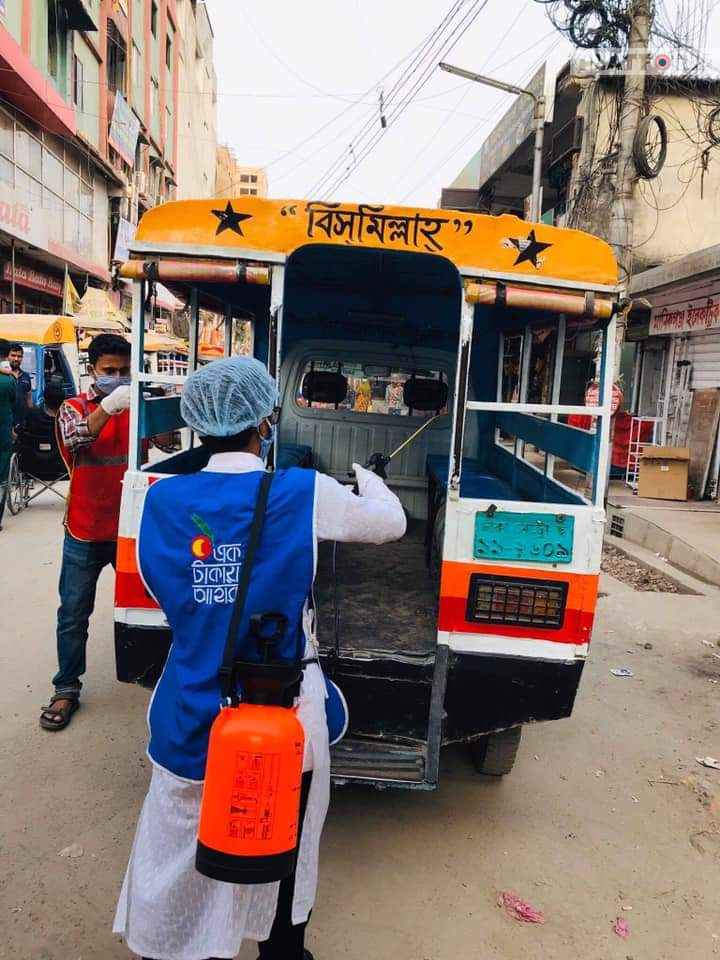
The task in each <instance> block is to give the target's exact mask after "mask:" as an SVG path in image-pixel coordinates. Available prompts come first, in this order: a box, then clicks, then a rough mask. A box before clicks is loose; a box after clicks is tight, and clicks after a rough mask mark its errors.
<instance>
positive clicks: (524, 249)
mask: <svg viewBox="0 0 720 960" xmlns="http://www.w3.org/2000/svg"><path fill="white" fill-rule="evenodd" d="M510 243H511V245H512V246H513V247H515V249H516V250H517V251H518V255H517V259H516V260H515V263H514V264H513V266H514V267H517V265H518V264H519V263H525V262H526V261H527V260H529V261H530V263H531V264H532V265H533V266H534V267H535V269H536V270H537V269H539V268H540V264H539V262H538V254H539V253H542V251H543V250H547V248H548V247H551V246H552V244H551V243H541V242H540V241H539V240H536V239H535V231H534V230H531V231H530V233H529V234H528V235H527V237H510Z"/></svg>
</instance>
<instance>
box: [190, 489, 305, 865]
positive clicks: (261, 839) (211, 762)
mask: <svg viewBox="0 0 720 960" xmlns="http://www.w3.org/2000/svg"><path fill="white" fill-rule="evenodd" d="M271 477H272V474H266V475H265V477H263V480H262V482H261V486H260V492H259V495H258V502H257V505H256V508H255V515H254V517H253V521H252V526H251V529H250V535H249V538H248V547H247V552H246V555H245V562H244V563H243V566H242V568H241V573H240V578H239V583H238V591H237V597H236V600H235V606H234V608H233V616H232V620H231V623H230V630H229V632H228V639H227V643H226V645H225V657H224V659H223V665H222V667H221V669H220V683H221V690H222V695H223V699H224V702H225V705H224V706H223V707H222V709H221V710H220V713H219V714H218V716H217V717H216V719H215V722H214V723H213V725H212V729H211V731H210V742H209V746H208V758H207V766H206V769H205V784H204V787H203V796H202V805H201V808H200V827H199V831H198V844H197V852H196V856H195V867H196V869H197V870H199V872H200V873H202V874H204V875H205V876H207V877H212V878H213V879H215V880H223V881H225V882H226V883H271V882H273V881H276V880H282V879H283V878H284V877H287V876H289V875H290V874H291V873H292V871H293V867H294V865H295V859H296V854H297V837H298V826H299V817H300V788H301V783H302V766H303V752H304V746H305V734H304V731H303V728H302V725H301V724H300V721H299V720H298V718H297V711H296V708H295V707H294V703H295V698H296V697H297V695H298V693H299V689H300V680H301V677H302V663H301V660H300V658H299V657H298V658H297V660H296V661H295V662H289V661H287V660H278V659H275V658H274V656H273V654H274V652H275V646H276V644H277V642H278V641H279V640H280V639H281V638H283V637H284V636H285V635H286V633H287V628H288V623H287V617H286V616H285V615H284V614H280V613H263V614H257V615H255V616H252V617H250V639H251V641H252V642H253V643H254V644H255V645H256V649H257V653H258V655H259V657H260V659H259V660H238V659H235V658H234V656H233V653H234V650H235V638H236V636H237V630H238V627H239V625H240V623H241V621H242V614H243V607H244V604H245V596H246V594H247V588H248V584H249V580H250V572H251V568H252V563H253V559H254V556H255V552H256V549H257V544H258V542H259V539H260V532H261V528H262V520H263V515H264V512H265V504H266V502H267V496H268V492H269V487H270V482H271ZM238 684H239V685H240V687H241V689H242V700H240V699H239V698H238V694H237V689H238Z"/></svg>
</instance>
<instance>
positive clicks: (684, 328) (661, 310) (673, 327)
mask: <svg viewBox="0 0 720 960" xmlns="http://www.w3.org/2000/svg"><path fill="white" fill-rule="evenodd" d="M718 329H720V290H718V292H717V293H716V294H714V295H713V296H711V297H705V298H704V299H701V300H686V301H684V302H683V301H681V302H679V303H674V304H672V306H669V307H668V306H664V307H654V308H653V311H652V314H651V317H650V331H649V332H650V336H651V337H652V336H656V337H657V336H668V335H672V334H677V333H695V332H702V331H705V330H718Z"/></svg>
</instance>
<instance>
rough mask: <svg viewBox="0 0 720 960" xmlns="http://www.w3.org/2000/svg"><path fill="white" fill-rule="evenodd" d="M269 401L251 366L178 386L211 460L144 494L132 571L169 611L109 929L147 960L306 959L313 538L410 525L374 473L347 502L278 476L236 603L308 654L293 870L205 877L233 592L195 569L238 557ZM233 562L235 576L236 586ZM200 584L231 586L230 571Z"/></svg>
mask: <svg viewBox="0 0 720 960" xmlns="http://www.w3.org/2000/svg"><path fill="white" fill-rule="evenodd" d="M277 402H278V394H277V388H276V386H275V383H274V381H273V380H272V378H271V377H270V375H269V374H268V372H267V370H266V368H265V367H264V366H263V365H262V364H261V363H260V362H258V361H257V360H253V359H250V358H246V357H244V358H232V359H227V360H218V361H215V362H213V363H211V364H208V365H207V366H205V367H203V368H202V369H200V370H197V371H196V372H195V373H193V374H192V376H190V377H189V378H188V380H187V383H186V385H185V387H184V389H183V393H182V397H181V412H182V415H183V418H184V419H185V421H186V423H187V424H188V426H189V427H191V428H192V429H193V430H194V431H195V432H196V433H197V434H198V435H199V436H200V438H201V440H202V443H203V444H204V445H205V446H206V447H207V448H208V450H209V451H210V454H211V456H210V459H209V462H208V465H207V467H205V469H204V470H202V471H200V472H199V473H195V474H190V475H186V476H177V477H169V478H166V479H163V480H161V481H159V482H156V483H154V484H152V485H151V487H150V488H149V490H148V493H147V496H146V499H145V505H144V508H143V516H142V520H141V525H140V535H139V538H138V565H139V569H140V573H141V576H142V577H143V580H144V581H145V584H146V587H147V589H148V590H149V592H150V593H151V594H152V595H153V596H154V597H155V598H156V599H157V601H158V602H159V604H160V606H161V607H162V608H163V610H164V612H165V615H166V617H167V619H168V622H169V624H170V627H171V629H172V631H173V644H172V647H171V650H170V653H169V656H168V661H167V664H166V666H165V670H164V671H163V675H162V677H161V679H160V681H159V682H158V685H157V687H156V689H155V691H154V693H153V698H152V701H151V704H150V708H149V711H148V726H149V729H150V742H149V745H148V755H149V757H150V759H151V761H152V765H153V769H152V779H151V783H150V787H149V790H148V794H147V796H146V798H145V803H144V805H143V808H142V811H141V814H140V819H139V822H138V826H137V832H136V836H135V842H134V844H133V848H132V852H131V854H130V862H129V864H128V868H127V872H126V875H125V881H124V884H123V888H122V892H121V895H120V901H119V904H118V908H117V914H116V917H115V924H114V931H115V932H116V933H119V934H122V935H123V936H124V937H125V939H126V942H127V944H128V946H129V948H130V949H131V950H132V951H134V952H135V953H137V954H139V955H140V956H142V957H144V958H148V960H208V958H210V960H216V958H217V960H229V958H232V957H235V956H236V954H237V953H238V951H239V949H240V945H241V943H242V941H243V940H244V939H250V940H255V941H258V949H259V957H260V960H307V958H310V960H312V958H311V955H310V953H309V951H308V950H307V949H306V948H305V927H306V925H307V922H308V918H309V916H310V912H311V910H312V908H313V904H314V900H315V892H316V887H317V874H318V857H319V845H320V836H321V833H322V828H323V824H324V821H325V815H326V812H327V807H328V800H329V792H330V756H329V745H328V744H329V741H328V721H327V719H326V696H327V689H328V688H327V686H326V682H325V679H324V677H323V674H322V671H321V669H320V666H319V663H318V660H317V650H316V646H315V637H314V624H313V611H312V608H311V605H310V602H309V598H310V595H311V589H312V582H313V579H314V574H315V564H316V557H317V541H318V540H336V541H341V542H358V543H377V544H380V543H386V542H389V541H392V540H397V539H399V538H400V537H402V536H403V534H404V533H405V527H406V520H405V513H404V511H403V509H402V506H401V504H400V501H399V500H398V498H397V497H396V496H395V495H394V494H393V493H392V492H391V491H390V490H389V489H388V488H387V487H386V486H385V484H384V483H383V481H382V479H381V478H380V477H379V476H377V475H376V474H374V473H372V472H370V471H368V470H366V469H364V468H363V467H361V466H359V465H358V464H354V465H353V468H354V471H355V476H356V479H357V493H355V492H353V490H352V489H351V488H350V487H349V486H344V485H342V484H340V483H338V482H337V481H336V480H334V479H333V478H331V477H329V476H326V475H324V474H321V473H317V472H316V471H314V470H307V469H301V468H292V469H290V470H277V471H276V472H275V474H274V477H273V483H272V487H271V491H270V495H269V499H268V502H267V506H266V509H265V514H264V524H263V530H262V538H261V542H260V545H259V547H258V552H257V555H256V559H255V562H254V564H253V567H252V574H251V585H252V586H251V593H250V594H249V595H248V603H249V604H251V603H252V599H251V598H252V596H255V597H259V596H262V595H263V593H265V595H266V596H271V597H272V603H273V609H277V608H278V606H279V607H280V611H281V612H282V613H284V614H285V615H286V616H287V618H288V624H289V626H288V637H287V643H288V644H289V645H290V646H292V644H296V645H297V644H300V647H301V648H302V647H304V664H305V666H304V674H303V681H302V685H301V689H300V696H299V707H298V717H299V719H300V722H301V723H302V725H303V728H304V730H305V755H304V762H303V788H302V806H301V826H300V829H301V833H300V840H299V846H298V857H297V862H296V864H295V870H294V873H293V874H292V876H290V877H289V878H288V879H286V880H283V881H282V882H280V883H269V884H256V885H236V884H232V883H226V882H223V881H219V880H213V879H210V878H208V877H206V876H204V875H202V874H201V873H199V872H198V871H197V870H196V869H195V852H196V843H197V830H198V819H199V810H200V801H201V793H202V782H203V779H204V770H205V762H206V758H207V744H208V736H209V731H210V726H211V725H212V722H213V720H214V719H215V717H216V716H217V713H218V712H219V710H220V699H221V697H220V682H219V679H218V675H217V672H218V668H219V666H220V663H221V661H222V658H223V647H224V644H225V638H226V635H227V631H228V625H229V622H230V617H231V613H232V607H233V600H234V594H233V590H232V588H229V589H224V588H217V587H215V588H213V589H206V588H204V587H203V586H202V585H201V586H198V570H199V569H200V567H202V570H203V571H204V566H203V565H204V564H213V562H214V561H215V559H216V558H219V559H218V562H220V561H222V562H223V563H224V564H225V568H226V567H227V558H228V556H233V557H235V558H237V557H242V555H243V548H244V545H245V544H246V543H247V535H248V532H249V527H250V523H251V519H252V514H253V512H254V508H255V502H256V498H257V493H258V488H259V486H260V480H261V478H262V476H263V475H264V473H265V469H266V468H265V458H266V457H267V454H268V452H269V450H270V447H271V446H272V443H273V440H274V438H275V430H276V422H277V419H278V413H279V411H278V408H277ZM241 563H242V561H241V560H239V561H238V563H237V565H236V567H235V580H234V581H232V576H230V581H231V582H234V583H237V576H238V575H239V569H240V566H241ZM203 575H204V573H203ZM211 582H213V583H215V584H217V583H220V582H224V583H226V584H227V582H228V580H227V574H226V573H224V574H223V579H222V580H220V579H219V578H217V577H213V578H211ZM252 590H254V591H255V593H254V594H253V593H252ZM256 602H257V601H256ZM249 612H250V613H252V612H253V611H252V609H251V610H250V611H249ZM242 642H243V641H242V639H240V640H239V643H240V644H241V643H242ZM288 649H290V647H288ZM239 652H241V651H239V650H238V653H239Z"/></svg>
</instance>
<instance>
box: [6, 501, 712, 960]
mask: <svg viewBox="0 0 720 960" xmlns="http://www.w3.org/2000/svg"><path fill="white" fill-rule="evenodd" d="M60 546H61V528H60V512H59V507H58V506H57V505H56V504H55V503H54V502H52V501H49V500H44V501H40V502H39V503H37V504H35V505H33V506H32V507H31V508H30V510H28V511H26V512H25V513H23V514H21V515H20V517H18V518H12V517H9V518H6V521H5V529H4V530H3V531H2V532H0V583H2V598H3V614H2V620H3V623H2V638H3V639H2V644H1V645H0V683H1V684H2V696H1V698H0V705H1V706H0V714H1V717H2V723H1V724H0V764H1V766H0V769H2V774H3V778H2V791H1V793H0V836H1V844H2V849H1V851H0V856H1V862H2V873H3V879H2V884H1V885H0V926H1V928H2V936H0V958H7V957H13V958H15V957H19V958H23V960H31V958H32V960H122V958H125V957H128V956H129V954H128V952H127V949H126V947H125V946H124V944H123V943H122V942H120V940H119V939H118V938H117V937H114V936H113V935H112V933H111V932H110V928H111V922H112V916H113V911H114V907H115V901H116V897H117V893H118V890H119V886H120V882H121V878H122V874H123V871H124V867H125V862H126V858H127V855H128V851H129V847H130V842H131V839H132V835H133V831H134V825H135V821H136V817H137V814H138V810H139V808H140V804H141V802H142V799H143V795H144V791H145V787H146V784H147V780H148V761H147V759H146V758H145V753H144V747H145V709H146V706H147V701H148V692H147V691H146V690H143V689H141V688H139V687H133V686H126V685H123V684H119V683H117V682H116V681H115V680H114V676H113V652H112V577H111V574H110V573H106V574H104V576H103V579H102V581H101V585H100V589H99V593H98V604H97V612H96V614H95V616H94V619H93V622H92V628H91V636H90V652H89V668H88V674H87V677H86V688H85V692H84V696H83V707H82V709H81V711H80V712H79V713H78V714H77V716H76V717H75V719H74V721H73V723H72V726H71V727H70V728H69V729H68V730H67V731H64V732H62V733H46V732H44V731H42V730H40V728H39V727H38V722H37V718H38V711H39V708H40V706H41V704H42V703H44V702H46V698H47V696H48V694H49V691H50V685H49V680H50V677H51V676H52V674H53V672H54V663H55V654H54V627H55V609H56V602H57V601H56V584H57V575H58V564H59V556H60ZM615 586H616V587H617V585H615ZM719 640H720V603H719V602H718V599H717V598H715V597H692V596H678V595H672V594H654V593H635V592H632V591H631V590H629V589H627V588H619V592H616V593H611V595H609V596H607V597H605V598H603V599H602V600H601V601H600V611H599V618H598V623H597V626H596V630H595V637H594V643H593V648H592V656H591V659H590V662H589V664H588V667H587V669H586V671H585V676H584V679H583V682H582V686H581V690H580V695H579V697H578V702H577V707H576V710H575V714H574V716H573V717H572V718H571V719H570V720H566V721H562V722H557V723H553V724H546V725H540V726H537V727H533V728H529V729H527V730H526V731H525V735H524V738H523V743H522V746H521V752H520V757H519V759H518V764H517V766H516V769H515V772H514V773H513V774H512V775H511V776H510V777H507V778H505V779H504V780H503V781H493V780H488V779H483V778H481V777H478V776H476V775H475V774H474V773H473V772H472V770H471V769H470V766H469V764H468V763H467V760H466V756H465V754H464V752H463V751H462V750H452V751H449V752H448V753H447V755H446V756H445V757H444V762H443V768H442V779H441V784H440V788H439V789H438V790H437V791H436V792H434V793H430V794H414V793H403V792H395V791H388V792H382V793H381V792H375V791H372V790H367V789H358V788H343V789H340V790H337V791H336V792H335V794H334V799H333V804H332V811H331V815H330V819H329V822H328V826H327V830H326V834H325V837H324V841H323V858H322V865H321V884H320V892H319V896H318V901H317V906H316V911H315V914H314V917H313V922H312V925H311V929H310V934H309V937H308V945H309V946H310V947H311V948H312V949H313V952H314V953H315V956H316V960H338V958H345V960H366V958H370V957H372V958H377V960H390V958H392V960H491V958H502V960H578V958H582V960H613V958H618V960H626V958H630V957H632V958H633V960H681V958H686V957H692V958H693V960H706V958H708V960H710V958H714V957H716V956H718V957H720V772H717V771H714V770H709V769H705V768H703V767H701V766H700V765H699V764H698V763H697V762H696V759H695V758H696V757H700V756H706V755H712V756H715V757H720V707H719V703H720V683H716V682H713V681H720V658H718V657H717V654H720V647H718V646H715V647H712V646H709V645H707V644H716V643H717V642H718V641H719ZM703 641H706V643H703ZM647 643H649V644H652V649H645V644H647ZM614 667H629V668H630V669H631V670H632V672H633V677H631V678H617V677H614V676H612V675H611V673H610V670H611V669H612V668H614ZM653 781H654V782H653ZM658 781H662V782H658ZM666 781H669V782H666ZM73 844H75V845H77V847H79V848H81V850H82V855H81V856H76V857H61V856H59V851H61V850H63V849H64V848H67V847H69V846H71V845H73ZM74 852H75V853H77V852H78V850H77V849H76V850H75V851H74ZM504 890H510V891H513V892H515V893H517V894H518V895H520V896H521V897H523V898H525V899H526V900H528V901H530V902H531V903H532V904H533V905H534V906H536V907H537V908H538V909H541V910H542V911H543V912H544V914H545V917H546V922H545V924H544V925H543V926H535V925H530V924H524V923H520V922H518V921H516V920H513V919H510V918H509V917H507V916H506V915H505V914H504V913H503V911H502V910H501V909H500V908H499V906H498V905H497V898H498V893H499V891H504ZM618 916H621V917H623V918H624V919H625V921H626V923H627V925H628V927H629V930H630V934H629V937H628V938H627V939H626V940H624V939H621V938H620V937H618V936H617V935H616V934H614V933H613V931H612V923H613V921H614V920H615V918H616V917H618ZM254 956H255V951H254V949H253V947H252V945H250V944H246V945H245V946H244V947H243V951H242V953H241V957H242V958H243V960H251V958H253V957H254Z"/></svg>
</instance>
